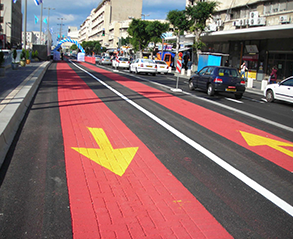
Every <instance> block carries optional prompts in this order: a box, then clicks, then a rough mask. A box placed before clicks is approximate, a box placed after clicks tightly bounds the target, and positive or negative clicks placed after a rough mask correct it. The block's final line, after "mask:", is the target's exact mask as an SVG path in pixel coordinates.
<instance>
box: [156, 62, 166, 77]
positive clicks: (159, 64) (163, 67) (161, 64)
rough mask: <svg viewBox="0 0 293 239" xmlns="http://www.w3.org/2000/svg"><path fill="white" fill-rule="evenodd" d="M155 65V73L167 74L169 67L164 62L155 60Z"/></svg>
mask: <svg viewBox="0 0 293 239" xmlns="http://www.w3.org/2000/svg"><path fill="white" fill-rule="evenodd" d="M155 63H156V64H157V72H158V73H163V74H167V73H168V72H169V66H168V64H167V63H166V62H165V61H160V60H155Z"/></svg>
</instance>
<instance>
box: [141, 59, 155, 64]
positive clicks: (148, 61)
mask: <svg viewBox="0 0 293 239" xmlns="http://www.w3.org/2000/svg"><path fill="white" fill-rule="evenodd" d="M141 62H142V63H154V62H153V61H152V60H150V59H141Z"/></svg>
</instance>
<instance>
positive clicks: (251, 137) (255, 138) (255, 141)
mask: <svg viewBox="0 0 293 239" xmlns="http://www.w3.org/2000/svg"><path fill="white" fill-rule="evenodd" d="M240 133H241V135H242V137H243V138H244V139H245V141H246V142H247V144H248V145H249V146H261V145H267V146H269V147H271V148H273V149H276V150H278V151H280V152H282V153H284V154H287V155H288V156H290V157H293V152H292V151H290V150H287V149H284V148H282V147H280V146H290V147H293V144H292V143H286V142H282V141H278V140H274V139H269V138H265V137H262V136H259V135H256V134H250V133H246V132H243V131H240Z"/></svg>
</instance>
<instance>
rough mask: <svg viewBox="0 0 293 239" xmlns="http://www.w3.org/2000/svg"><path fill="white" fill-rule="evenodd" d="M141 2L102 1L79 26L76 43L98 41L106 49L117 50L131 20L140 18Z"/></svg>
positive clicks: (135, 0) (127, 0)
mask: <svg viewBox="0 0 293 239" xmlns="http://www.w3.org/2000/svg"><path fill="white" fill-rule="evenodd" d="M141 13H142V0H124V1H120V0H102V1H101V2H100V3H99V5H98V6H97V8H95V9H93V10H92V11H91V13H90V15H89V16H88V17H87V18H86V20H85V21H84V22H83V23H82V24H81V25H80V29H79V38H78V41H79V42H80V43H82V42H83V41H99V42H100V43H101V45H102V46H103V47H106V48H108V49H111V48H117V47H118V44H119V39H121V38H122V37H123V38H126V37H127V36H128V33H127V29H128V26H129V24H130V22H131V18H141Z"/></svg>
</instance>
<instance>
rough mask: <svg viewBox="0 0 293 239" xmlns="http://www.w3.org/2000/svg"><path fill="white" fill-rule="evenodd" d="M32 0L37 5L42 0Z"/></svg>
mask: <svg viewBox="0 0 293 239" xmlns="http://www.w3.org/2000/svg"><path fill="white" fill-rule="evenodd" d="M34 1H35V4H36V5H37V6H39V5H40V3H42V0H34Z"/></svg>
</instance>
